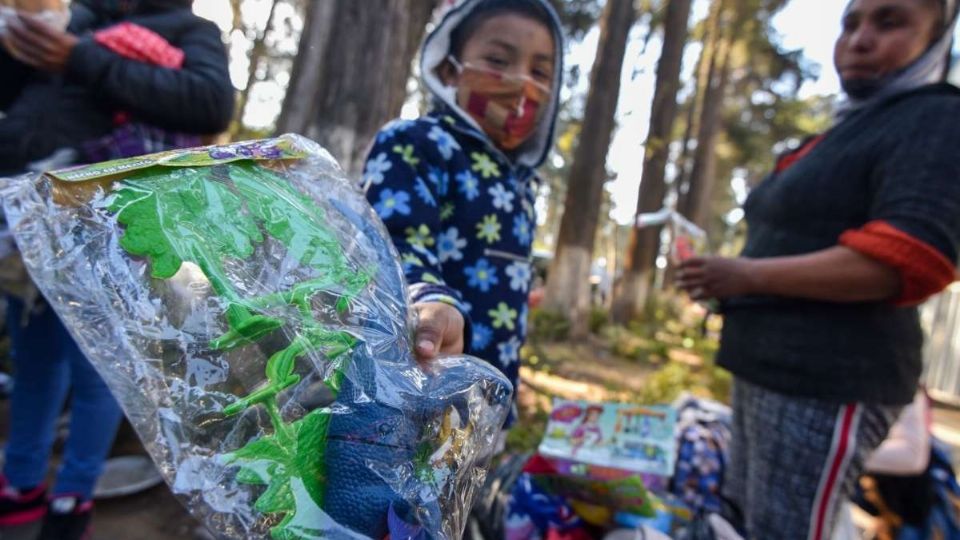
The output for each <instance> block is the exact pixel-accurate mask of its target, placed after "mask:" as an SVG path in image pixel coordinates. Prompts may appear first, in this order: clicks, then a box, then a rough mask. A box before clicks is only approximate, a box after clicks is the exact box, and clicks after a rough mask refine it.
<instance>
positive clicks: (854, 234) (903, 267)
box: [840, 221, 956, 306]
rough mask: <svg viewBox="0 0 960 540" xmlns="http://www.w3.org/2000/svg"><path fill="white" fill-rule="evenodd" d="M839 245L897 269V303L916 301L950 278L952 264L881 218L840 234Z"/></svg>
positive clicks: (938, 287)
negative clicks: (898, 285) (898, 284)
mask: <svg viewBox="0 0 960 540" xmlns="http://www.w3.org/2000/svg"><path fill="white" fill-rule="evenodd" d="M840 245H842V246H846V247H848V248H850V249H853V250H856V251H858V252H860V253H862V254H864V255H866V256H867V257H870V258H872V259H876V260H877V261H880V262H882V263H884V264H886V265H889V266H892V267H893V268H895V269H896V270H897V271H898V272H899V273H900V282H901V285H900V296H899V297H898V298H896V299H895V300H894V303H895V304H896V305H898V306H913V305H917V304H919V303H921V302H923V301H924V300H926V299H927V298H929V297H931V296H933V295H934V294H936V293H938V292H940V291H942V290H943V289H945V288H946V287H947V286H948V285H950V283H952V282H953V280H954V276H955V272H956V269H955V267H954V264H953V263H952V262H951V261H950V260H949V259H947V258H946V257H944V256H943V254H941V253H940V252H939V251H937V249H936V248H934V247H933V246H931V245H930V244H928V243H926V242H924V241H922V240H919V239H917V238H914V237H913V236H910V235H909V234H907V233H905V232H903V231H901V230H900V229H897V228H896V227H894V226H892V225H890V224H889V223H886V222H884V221H871V222H870V223H867V224H866V225H865V226H864V227H863V228H861V229H856V230H850V231H847V232H845V233H843V234H842V235H841V236H840Z"/></svg>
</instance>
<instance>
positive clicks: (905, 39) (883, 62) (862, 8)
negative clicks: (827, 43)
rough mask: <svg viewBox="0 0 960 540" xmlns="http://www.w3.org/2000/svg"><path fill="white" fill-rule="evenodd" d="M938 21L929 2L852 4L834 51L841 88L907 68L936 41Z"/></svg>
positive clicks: (877, 0)
mask: <svg viewBox="0 0 960 540" xmlns="http://www.w3.org/2000/svg"><path fill="white" fill-rule="evenodd" d="M939 21H940V13H939V10H938V9H937V7H936V2H931V1H930V0H853V1H852V2H851V3H850V7H849V9H848V10H847V12H846V14H845V15H844V17H843V31H842V33H841V34H840V38H839V39H837V44H836V47H835V48H834V51H833V62H834V65H835V66H836V68H837V73H838V74H839V75H840V80H841V81H843V82H844V88H846V87H847V85H848V83H851V82H853V83H856V82H858V81H862V82H869V81H876V80H879V79H881V78H882V77H884V76H885V75H888V74H890V73H892V72H894V71H897V70H898V69H901V68H904V67H906V66H908V65H909V64H910V63H911V62H913V61H914V60H916V59H917V58H919V57H920V55H922V54H923V53H924V51H926V50H927V47H929V46H930V44H931V43H932V42H933V40H934V39H935V38H936V37H937V34H938V30H939V29H938V26H939V24H938V23H939Z"/></svg>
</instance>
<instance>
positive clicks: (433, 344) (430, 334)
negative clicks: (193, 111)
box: [414, 312, 444, 360]
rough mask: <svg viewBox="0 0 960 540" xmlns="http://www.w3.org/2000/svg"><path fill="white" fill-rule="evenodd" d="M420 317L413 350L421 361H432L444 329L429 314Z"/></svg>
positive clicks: (437, 350)
mask: <svg viewBox="0 0 960 540" xmlns="http://www.w3.org/2000/svg"><path fill="white" fill-rule="evenodd" d="M421 317H422V318H421V319H420V325H419V326H417V332H416V337H415V340H414V341H415V345H414V348H415V349H416V352H417V356H418V357H419V358H420V359H421V360H432V359H433V358H435V357H436V356H437V353H438V352H439V348H440V343H441V342H442V341H443V340H442V338H443V331H444V328H443V327H442V326H441V325H440V321H438V320H437V318H436V317H435V316H433V315H432V314H431V313H430V312H427V313H424V314H423V315H421Z"/></svg>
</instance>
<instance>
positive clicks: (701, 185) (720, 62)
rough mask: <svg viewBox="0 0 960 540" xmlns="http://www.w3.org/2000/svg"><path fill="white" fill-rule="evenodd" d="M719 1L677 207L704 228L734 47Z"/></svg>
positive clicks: (723, 8) (722, 4) (728, 15)
mask: <svg viewBox="0 0 960 540" xmlns="http://www.w3.org/2000/svg"><path fill="white" fill-rule="evenodd" d="M720 1H721V4H720V6H721V7H720V10H721V11H720V13H721V18H723V19H727V20H724V21H723V22H722V23H721V30H720V33H719V35H718V38H717V41H716V45H715V46H714V48H713V51H712V53H711V55H710V60H709V63H708V68H707V77H706V81H705V83H704V94H703V97H702V102H701V103H702V106H701V109H700V119H699V129H698V130H697V147H696V150H694V154H693V166H692V168H691V169H690V176H689V178H688V182H689V184H688V185H687V189H686V193H685V194H684V197H682V198H681V203H680V207H679V210H680V212H681V213H683V214H684V215H685V216H687V217H688V218H690V220H691V221H693V222H694V223H696V224H697V225H700V226H701V227H704V226H705V225H706V222H707V219H708V216H707V205H708V201H709V200H710V194H711V193H712V190H713V184H714V182H715V173H716V171H715V169H716V148H715V146H716V140H717V132H718V130H719V128H720V121H721V119H722V113H723V102H724V98H725V96H726V93H727V86H728V82H729V80H730V57H731V51H732V48H733V44H732V40H733V35H732V34H733V32H732V29H731V27H732V26H733V25H732V22H731V21H730V20H729V19H730V18H732V15H731V14H730V11H729V10H730V9H733V8H729V6H728V5H726V4H728V3H724V2H723V1H722V0H720ZM725 8H728V9H725Z"/></svg>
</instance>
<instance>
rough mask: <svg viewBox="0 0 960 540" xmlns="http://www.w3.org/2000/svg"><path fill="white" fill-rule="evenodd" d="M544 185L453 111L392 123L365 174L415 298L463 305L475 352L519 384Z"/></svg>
mask: <svg viewBox="0 0 960 540" xmlns="http://www.w3.org/2000/svg"><path fill="white" fill-rule="evenodd" d="M535 182H536V179H535V177H534V176H533V173H532V171H531V170H530V169H529V168H526V167H522V166H520V167H518V166H514V165H512V164H511V163H510V161H509V160H508V159H507V158H506V157H505V156H504V155H503V154H501V153H500V152H499V151H497V150H496V149H494V148H493V147H492V146H491V145H490V143H489V141H488V140H487V138H486V137H485V136H484V135H483V134H482V133H480V132H478V131H476V129H475V128H474V127H472V126H470V125H469V124H467V123H466V122H464V121H463V120H462V119H459V118H458V117H456V116H455V115H452V114H447V113H445V112H444V111H443V110H440V111H439V112H437V113H435V114H432V115H430V116H426V117H423V118H420V119H418V120H412V121H404V120H398V121H394V122H391V123H390V124H389V125H388V126H387V127H385V128H384V130H383V131H381V132H380V134H379V135H378V136H377V138H376V142H375V144H374V147H373V149H372V150H371V151H370V154H369V158H368V160H367V164H366V167H365V170H364V183H365V185H366V187H367V198H368V199H369V200H370V203H371V204H372V205H373V206H374V208H375V209H376V211H377V213H378V214H379V215H380V217H381V218H382V219H383V222H384V224H385V225H386V226H387V229H388V230H389V231H390V234H391V236H392V238H393V241H394V244H395V245H396V246H397V249H398V251H399V252H400V255H401V258H402V260H403V267H404V271H405V272H406V276H407V281H408V283H409V284H410V288H411V291H410V293H411V296H412V301H413V302H425V301H439V302H446V303H449V304H451V305H453V306H455V307H457V309H459V310H460V311H461V312H462V313H463V314H464V316H465V319H466V320H468V321H470V331H469V335H468V336H466V337H467V340H468V341H467V344H468V348H469V349H470V350H469V352H470V353H471V354H473V355H475V356H477V357H479V358H482V359H484V360H487V361H488V362H490V363H492V364H494V365H495V366H497V367H498V368H499V369H500V370H501V371H503V372H504V373H505V374H506V375H507V376H508V377H509V378H510V380H511V381H512V382H513V383H514V385H516V383H517V377H518V374H519V365H520V348H521V346H522V345H523V342H524V339H525V337H526V328H527V324H526V316H527V304H526V303H527V293H528V291H529V288H530V279H531V274H532V269H531V266H530V251H531V246H532V244H533V230H534V226H535V224H536V216H535V215H534V211H533V208H534V202H535V201H534V199H535V194H536V185H535Z"/></svg>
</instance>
